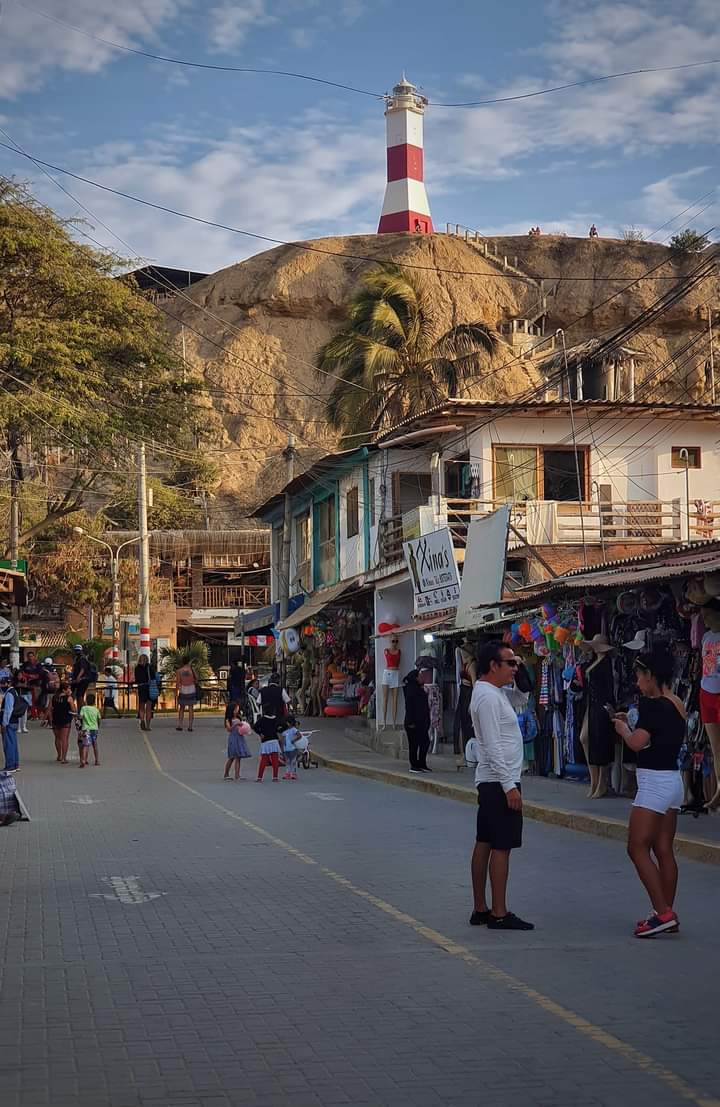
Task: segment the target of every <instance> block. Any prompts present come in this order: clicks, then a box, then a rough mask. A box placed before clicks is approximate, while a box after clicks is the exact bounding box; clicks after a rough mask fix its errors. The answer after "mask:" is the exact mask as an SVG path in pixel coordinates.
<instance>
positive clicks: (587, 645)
mask: <svg viewBox="0 0 720 1107" xmlns="http://www.w3.org/2000/svg"><path fill="white" fill-rule="evenodd" d="M614 648H615V647H614V646H611V645H610V643H609V642H608V640H607V638H606V636H605V635H604V634H595V635H593V637H592V638H590V639H588V640H587V641H586V642H581V643H580V649H581V650H592V651H593V653H609V652H610V650H612V649H614Z"/></svg>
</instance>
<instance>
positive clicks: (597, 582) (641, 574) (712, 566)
mask: <svg viewBox="0 0 720 1107" xmlns="http://www.w3.org/2000/svg"><path fill="white" fill-rule="evenodd" d="M716 569H720V550H714V551H712V552H708V553H706V554H705V555H704V556H703V555H700V554H696V555H695V556H691V557H685V558H679V559H677V558H676V559H674V560H672V561H668V562H664V563H661V564H659V565H632V566H631V565H628V566H626V567H625V568H614V569H609V570H606V571H605V572H599V571H597V570H595V571H593V570H590V571H588V572H584V571H583V572H582V573H578V574H576V575H574V576H570V575H568V576H565V577H558V578H557V579H556V580H552V581H548V582H547V583H546V584H544V585H541V586H540V587H539V588H537V589H536V590H535V591H534V592H528V593H527V594H526V597H525V601H524V602H525V603H527V604H533V603H535V604H536V603H537V602H538V601H539V600H540V599H542V598H543V597H544V596H552V595H555V593H556V592H566V591H567V592H592V591H596V590H597V589H601V588H627V587H631V586H632V585H638V584H645V583H648V582H649V581H661V580H671V579H673V578H674V577H682V576H688V575H692V574H694V573H711V572H714V571H715V570H716ZM518 602H521V601H517V600H516V601H515V602H514V606H515V605H517V603H518Z"/></svg>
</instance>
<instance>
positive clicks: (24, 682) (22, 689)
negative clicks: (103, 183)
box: [16, 669, 33, 734]
mask: <svg viewBox="0 0 720 1107" xmlns="http://www.w3.org/2000/svg"><path fill="white" fill-rule="evenodd" d="M16 688H17V690H18V692H19V693H20V695H21V696H22V698H23V699H24V700H25V703H26V704H27V711H26V712H25V713H24V714H23V715H21V716H20V718H19V720H18V734H27V732H28V725H27V721H28V716H29V714H30V712H31V710H32V702H33V694H32V692H31V691H30V688H29V686H28V678H27V673H24V672H23V670H22V669H19V670H18V673H17V677H16Z"/></svg>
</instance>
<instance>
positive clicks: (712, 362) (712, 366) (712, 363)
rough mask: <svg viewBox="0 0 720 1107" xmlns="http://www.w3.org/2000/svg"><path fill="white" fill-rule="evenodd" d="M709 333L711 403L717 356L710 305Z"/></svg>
mask: <svg viewBox="0 0 720 1107" xmlns="http://www.w3.org/2000/svg"><path fill="white" fill-rule="evenodd" d="M708 333H709V335H710V402H711V403H712V404H714V403H715V402H716V401H715V354H714V352H713V325H712V308H711V306H710V304H708Z"/></svg>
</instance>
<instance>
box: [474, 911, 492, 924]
mask: <svg viewBox="0 0 720 1107" xmlns="http://www.w3.org/2000/svg"><path fill="white" fill-rule="evenodd" d="M489 921H490V912H489V911H473V913H472V915H471V916H470V926H487V924H488V922H489Z"/></svg>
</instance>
